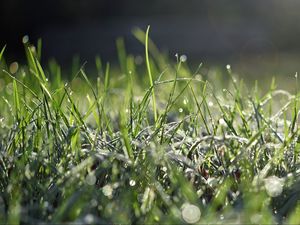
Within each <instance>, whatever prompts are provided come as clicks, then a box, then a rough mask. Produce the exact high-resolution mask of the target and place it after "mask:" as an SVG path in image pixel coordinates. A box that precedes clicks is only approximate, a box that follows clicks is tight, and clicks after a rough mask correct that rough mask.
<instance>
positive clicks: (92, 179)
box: [85, 174, 97, 185]
mask: <svg viewBox="0 0 300 225" xmlns="http://www.w3.org/2000/svg"><path fill="white" fill-rule="evenodd" d="M96 180H97V179H96V176H95V175H94V174H89V175H87V177H86V179H85V181H86V183H87V184H88V185H94V184H95V183H96Z"/></svg>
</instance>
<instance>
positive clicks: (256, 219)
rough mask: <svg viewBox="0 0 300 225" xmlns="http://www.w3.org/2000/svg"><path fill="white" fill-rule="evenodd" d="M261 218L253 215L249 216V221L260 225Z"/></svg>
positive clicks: (258, 215) (259, 215)
mask: <svg viewBox="0 0 300 225" xmlns="http://www.w3.org/2000/svg"><path fill="white" fill-rule="evenodd" d="M262 218H263V216H262V215H261V214H254V215H253V216H251V218H250V221H251V222H252V223H254V224H259V223H261V220H262Z"/></svg>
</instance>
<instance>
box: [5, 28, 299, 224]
mask: <svg viewBox="0 0 300 225" xmlns="http://www.w3.org/2000/svg"><path fill="white" fill-rule="evenodd" d="M134 35H135V36H136V38H137V39H138V40H140V41H141V43H142V44H144V46H145V55H144V56H143V57H142V58H141V57H136V56H133V55H131V54H128V53H127V52H126V48H125V45H124V41H123V39H118V40H117V48H118V56H119V66H118V67H116V66H110V64H109V63H103V62H102V60H101V58H100V57H96V58H95V62H89V66H90V65H91V64H94V68H95V69H94V70H93V71H92V72H88V70H86V66H87V65H86V64H85V63H83V64H82V65H79V64H78V65H73V70H72V71H73V72H72V73H71V74H70V73H67V72H66V71H67V69H66V68H64V67H63V66H60V65H58V63H56V62H55V61H54V60H52V61H50V62H49V63H47V64H45V65H41V63H40V61H41V60H40V59H41V41H39V42H38V43H37V44H35V46H34V45H32V44H31V43H30V42H29V41H28V39H26V38H25V39H23V42H24V46H25V54H26V57H27V63H26V64H22V65H18V64H17V63H13V64H10V65H8V64H7V63H6V61H5V47H4V48H3V49H2V52H1V53H0V66H1V72H0V95H1V99H0V107H1V111H0V126H1V129H0V224H38V223H43V224H63V223H66V224H70V223H71V224H184V223H200V224H207V223H210V224H243V223H247V224H275V223H280V224H299V223H300V219H299V218H300V203H299V200H300V164H299V163H300V158H299V151H300V138H299V134H300V128H299V122H300V121H299V118H298V117H299V107H300V104H299V95H298V84H297V82H298V77H297V74H296V75H295V78H294V79H295V82H294V87H292V88H291V89H290V92H287V91H285V90H280V89H277V88H276V81H275V80H272V81H270V83H269V84H266V83H265V84H261V83H259V81H258V82H257V85H254V86H253V87H249V86H248V85H247V84H245V83H244V82H243V80H242V79H241V78H239V76H238V75H237V74H235V73H234V68H231V66H230V65H227V66H226V68H223V69H216V70H214V71H212V72H210V73H204V72H203V71H202V69H201V67H202V64H199V67H198V68H195V69H191V68H190V67H189V61H188V59H187V57H186V56H185V55H176V56H175V57H174V58H170V57H167V56H165V55H164V54H161V53H160V52H159V51H158V49H157V48H156V46H155V44H154V43H153V42H152V41H151V40H150V39H149V38H148V37H149V28H148V30H147V31H146V32H144V31H142V30H135V32H134ZM260 85H263V86H266V85H268V86H269V88H268V91H261V90H259V88H258V87H259V86H260Z"/></svg>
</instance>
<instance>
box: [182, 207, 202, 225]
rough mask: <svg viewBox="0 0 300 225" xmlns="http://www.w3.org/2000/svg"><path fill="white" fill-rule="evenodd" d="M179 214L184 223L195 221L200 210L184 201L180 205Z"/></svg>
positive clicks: (198, 218)
mask: <svg viewBox="0 0 300 225" xmlns="http://www.w3.org/2000/svg"><path fill="white" fill-rule="evenodd" d="M181 216H182V219H183V220H184V221H185V222H186V223H190V224H192V223H197V222H198V221H199V220H200V217H201V211H200V209H199V208H198V206H196V205H192V204H189V203H185V204H183V205H182V207H181Z"/></svg>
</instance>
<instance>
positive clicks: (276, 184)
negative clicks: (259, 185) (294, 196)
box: [265, 176, 284, 197]
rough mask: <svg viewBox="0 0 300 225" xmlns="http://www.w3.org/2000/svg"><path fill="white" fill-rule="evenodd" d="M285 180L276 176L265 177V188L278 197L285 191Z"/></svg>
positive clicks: (272, 195)
mask: <svg viewBox="0 0 300 225" xmlns="http://www.w3.org/2000/svg"><path fill="white" fill-rule="evenodd" d="M283 185H284V181H283V180H282V179H280V178H278V177H276V176H270V177H268V178H266V179H265V189H266V192H267V194H268V195H269V196H270V197H277V196H279V195H281V193H282V191H283Z"/></svg>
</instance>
